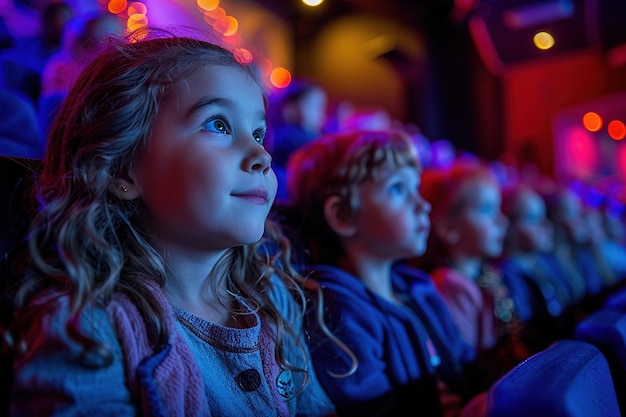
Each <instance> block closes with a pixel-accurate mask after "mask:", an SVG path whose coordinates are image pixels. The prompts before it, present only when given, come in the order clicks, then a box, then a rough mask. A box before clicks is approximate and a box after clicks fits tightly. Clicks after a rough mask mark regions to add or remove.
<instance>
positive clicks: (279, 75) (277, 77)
mask: <svg viewBox="0 0 626 417" xmlns="http://www.w3.org/2000/svg"><path fill="white" fill-rule="evenodd" d="M270 82H271V83H272V85H273V86H274V87H276V88H285V87H287V86H288V85H289V84H290V83H291V72H289V70H288V69H287V68H284V67H276V68H274V69H273V70H272V73H271V74H270Z"/></svg>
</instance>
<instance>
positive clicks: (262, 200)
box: [233, 188, 269, 205]
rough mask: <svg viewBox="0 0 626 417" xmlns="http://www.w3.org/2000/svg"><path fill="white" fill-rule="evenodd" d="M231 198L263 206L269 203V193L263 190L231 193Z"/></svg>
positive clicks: (255, 189)
mask: <svg viewBox="0 0 626 417" xmlns="http://www.w3.org/2000/svg"><path fill="white" fill-rule="evenodd" d="M233 196H235V197H238V198H243V199H244V200H247V201H249V202H251V203H253V204H258V205H265V204H267V202H268V201H269V198H268V197H269V193H268V191H267V190H266V189H264V188H254V189H252V190H247V191H242V192H237V193H233Z"/></svg>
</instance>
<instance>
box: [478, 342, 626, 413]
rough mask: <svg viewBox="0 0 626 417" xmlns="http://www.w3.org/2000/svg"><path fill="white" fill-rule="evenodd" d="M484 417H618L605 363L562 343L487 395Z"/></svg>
mask: <svg viewBox="0 0 626 417" xmlns="http://www.w3.org/2000/svg"><path fill="white" fill-rule="evenodd" d="M487 402H488V404H487V417H531V416H532V417H590V416H594V417H619V416H621V414H620V410H619V406H618V402H617V394H616V391H615V386H614V384H613V380H612V378H611V371H610V369H609V365H608V363H607V360H606V358H605V357H604V355H603V354H602V353H601V352H600V350H599V349H598V348H597V347H595V346H594V345H592V344H590V343H587V342H583V341H580V340H569V339H567V340H566V339H563V340H558V341H557V342H554V343H553V344H552V345H550V347H548V348H546V349H545V350H543V351H541V352H539V353H537V354H535V355H533V356H531V357H530V358H529V359H527V360H525V361H524V362H522V363H520V364H519V365H517V366H516V367H515V368H513V369H512V370H511V371H509V372H508V373H507V374H506V375H504V376H503V377H502V378H501V379H500V380H498V381H497V382H496V383H495V384H494V385H493V386H492V387H491V388H490V389H489V391H488V394H487Z"/></svg>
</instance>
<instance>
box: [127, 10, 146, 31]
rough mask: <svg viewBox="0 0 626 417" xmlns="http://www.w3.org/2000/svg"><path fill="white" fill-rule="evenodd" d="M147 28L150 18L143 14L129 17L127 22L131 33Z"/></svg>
mask: <svg viewBox="0 0 626 417" xmlns="http://www.w3.org/2000/svg"><path fill="white" fill-rule="evenodd" d="M146 26H148V18H147V17H146V15H143V14H134V15H131V16H129V17H128V20H126V27H127V28H128V30H129V31H131V32H134V31H136V30H137V29H140V28H142V27H146Z"/></svg>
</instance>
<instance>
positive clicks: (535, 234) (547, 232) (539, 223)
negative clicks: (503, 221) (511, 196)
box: [509, 190, 554, 252]
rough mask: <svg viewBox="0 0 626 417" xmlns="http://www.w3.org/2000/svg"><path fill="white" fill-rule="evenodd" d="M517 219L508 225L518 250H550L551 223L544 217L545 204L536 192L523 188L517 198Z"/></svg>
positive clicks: (551, 245)
mask: <svg viewBox="0 0 626 417" xmlns="http://www.w3.org/2000/svg"><path fill="white" fill-rule="evenodd" d="M517 212H518V215H517V219H516V220H515V222H514V223H512V224H511V225H510V226H509V227H510V233H512V234H513V236H514V237H515V239H514V240H515V244H516V245H517V248H516V249H518V250H521V251H523V252H537V251H539V252H548V251H550V250H552V248H553V245H554V242H553V231H552V224H551V223H550V221H549V220H548V219H547V217H546V205H545V203H544V201H543V199H542V198H541V196H539V195H538V194H537V193H535V192H532V191H528V190H524V191H522V192H521V193H520V195H519V196H518V199H517Z"/></svg>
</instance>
